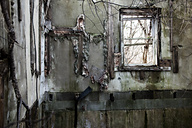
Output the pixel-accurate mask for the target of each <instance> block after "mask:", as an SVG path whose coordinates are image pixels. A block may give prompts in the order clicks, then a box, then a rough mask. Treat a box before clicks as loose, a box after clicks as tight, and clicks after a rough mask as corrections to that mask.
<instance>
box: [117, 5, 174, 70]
mask: <svg viewBox="0 0 192 128" xmlns="http://www.w3.org/2000/svg"><path fill="white" fill-rule="evenodd" d="M119 11H120V12H119V14H120V15H119V16H120V17H119V19H120V21H121V28H120V30H121V31H120V39H121V41H120V52H121V59H120V64H119V70H120V71H129V70H130V71H132V70H149V71H151V70H152V71H161V70H171V60H162V59H161V19H160V14H161V9H160V8H121V9H120V10H119ZM124 15H143V16H145V15H148V16H151V17H152V18H153V20H155V25H157V26H156V29H157V30H155V31H156V33H155V34H156V38H157V39H156V44H155V45H156V51H155V52H156V53H155V54H156V58H155V59H156V60H155V61H156V62H155V64H154V65H145V64H141V65H128V66H127V65H124V37H123V25H122V23H123V20H124V19H123V16H124ZM153 45H154V44H153Z"/></svg>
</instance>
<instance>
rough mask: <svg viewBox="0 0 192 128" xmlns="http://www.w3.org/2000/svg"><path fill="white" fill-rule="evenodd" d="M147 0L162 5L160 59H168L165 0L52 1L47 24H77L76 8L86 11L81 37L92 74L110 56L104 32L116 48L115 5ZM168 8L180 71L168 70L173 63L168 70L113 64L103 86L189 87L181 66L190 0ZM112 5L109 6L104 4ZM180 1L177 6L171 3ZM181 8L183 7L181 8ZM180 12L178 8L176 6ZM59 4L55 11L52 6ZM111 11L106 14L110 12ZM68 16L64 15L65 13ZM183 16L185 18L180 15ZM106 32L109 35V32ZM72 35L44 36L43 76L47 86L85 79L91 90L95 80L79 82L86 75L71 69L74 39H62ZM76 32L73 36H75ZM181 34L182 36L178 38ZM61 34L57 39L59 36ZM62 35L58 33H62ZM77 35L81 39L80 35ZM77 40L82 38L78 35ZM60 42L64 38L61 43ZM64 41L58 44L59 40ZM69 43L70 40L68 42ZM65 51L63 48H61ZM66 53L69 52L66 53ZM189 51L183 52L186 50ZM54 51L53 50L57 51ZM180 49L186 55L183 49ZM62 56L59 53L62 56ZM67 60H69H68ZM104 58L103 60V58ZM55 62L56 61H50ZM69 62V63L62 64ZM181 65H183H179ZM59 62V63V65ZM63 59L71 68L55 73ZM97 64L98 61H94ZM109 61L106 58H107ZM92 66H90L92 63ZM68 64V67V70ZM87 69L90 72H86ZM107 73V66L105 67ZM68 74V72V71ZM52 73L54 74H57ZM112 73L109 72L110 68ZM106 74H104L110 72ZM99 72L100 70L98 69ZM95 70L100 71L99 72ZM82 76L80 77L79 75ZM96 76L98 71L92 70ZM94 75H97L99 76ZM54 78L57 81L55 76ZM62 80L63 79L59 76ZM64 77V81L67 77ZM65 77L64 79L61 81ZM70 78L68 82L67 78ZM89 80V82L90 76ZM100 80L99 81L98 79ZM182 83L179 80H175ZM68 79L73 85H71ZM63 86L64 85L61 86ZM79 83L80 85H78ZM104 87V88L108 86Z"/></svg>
mask: <svg viewBox="0 0 192 128" xmlns="http://www.w3.org/2000/svg"><path fill="white" fill-rule="evenodd" d="M148 4H151V5H152V6H151V7H159V8H162V12H161V13H162V14H161V17H162V18H161V48H160V49H161V55H160V58H161V59H166V60H169V62H171V64H173V63H174V62H173V60H172V52H171V50H170V49H171V48H170V42H171V41H170V30H171V28H170V18H169V16H170V3H169V2H168V1H153V2H151V3H150V2H149V3H146V1H140V2H139V3H138V2H136V1H135V2H127V1H113V2H110V1H109V2H101V1H98V2H97V1H78V2H74V1H67V2H66V3H65V2H63V1H51V9H50V11H49V17H48V19H49V21H51V24H52V28H53V30H54V28H74V27H75V25H76V23H77V22H76V21H77V18H78V16H79V15H80V14H84V17H85V22H84V26H85V31H86V33H87V34H88V36H89V37H88V40H86V41H87V42H86V46H87V47H88V51H89V54H90V56H89V61H88V67H89V70H88V71H89V74H90V75H89V77H91V74H92V75H93V74H99V70H100V71H101V72H104V71H106V69H107V68H106V65H107V63H108V62H109V60H108V58H109V57H108V55H109V54H108V53H109V46H110V45H112V44H111V43H108V36H110V38H111V40H112V41H113V42H114V47H113V48H112V49H114V52H115V53H119V52H120V49H119V47H120V27H119V25H120V21H119V9H120V8H122V7H141V8H142V7H148ZM172 4H173V8H174V7H175V10H174V12H173V18H172V21H173V28H172V30H173V32H172V35H173V37H172V38H173V39H172V42H173V45H174V47H176V48H177V49H178V53H179V59H178V63H179V72H178V73H173V70H174V67H173V65H170V66H171V67H170V68H169V69H171V68H172V69H171V70H169V71H160V72H159V71H154V72H150V71H123V72H121V71H119V70H116V72H115V77H114V79H110V80H109V81H108V80H107V81H108V82H109V84H108V85H107V86H108V89H107V90H108V91H130V90H150V89H152V90H153V89H160V90H167V89H191V86H190V83H191V82H190V77H191V75H190V70H186V68H185V67H186V66H187V67H190V61H189V60H190V58H191V56H190V52H189V51H188V50H187V49H190V46H189V44H190V43H188V41H185V39H190V36H189V35H190V27H186V26H190V25H191V22H190V21H189V20H188V19H187V18H189V13H190V12H191V10H190V9H189V7H190V6H191V2H188V3H187V4H186V5H184V4H183V5H182V4H181V3H180V2H179V1H174V2H173V3H172ZM109 6H111V10H109ZM177 6H179V8H176V7H177ZM72 7H73V8H76V10H71V9H70V8H72ZM185 8H186V9H185ZM183 9H184V10H185V11H184V14H183V13H179V12H181V11H183ZM56 10H59V11H56ZM61 12H62V13H61ZM110 14H111V15H110ZM66 17H67V18H66ZM182 18H184V19H183V20H182ZM109 19H110V20H111V21H113V22H111V24H113V25H112V26H113V29H114V31H113V32H112V33H109V30H110V29H108V27H109V26H108V22H109ZM178 24H179V25H181V27H180V29H178V27H176V26H177V25H178ZM109 34H110V35H109ZM71 36H73V34H72V35H65V34H63V35H60V36H58V35H55V36H52V37H51V39H50V40H49V42H48V43H49V45H50V63H52V64H51V65H50V72H52V73H50V76H48V77H47V78H48V79H47V81H48V82H49V86H50V88H49V89H51V90H52V89H53V88H54V89H53V90H54V91H61V90H63V91H82V90H83V88H84V89H85V87H87V86H88V85H90V86H91V87H93V88H94V90H95V91H96V90H98V87H96V86H97V85H94V84H93V85H92V84H91V83H90V82H87V83H84V82H83V81H89V80H87V79H89V78H83V77H82V76H81V75H78V76H77V75H76V74H75V73H73V71H74V69H73V67H72V65H73V63H74V61H75V58H74V57H75V55H74V54H76V53H74V51H73V48H74V46H73V45H72V41H73V40H71V41H70V40H68V39H65V37H67V38H69V37H70V38H71ZM74 37H75V36H74ZM183 37H186V38H183ZM58 38H60V39H58ZM62 38H63V39H62ZM79 41H80V40H79ZM81 41H82V40H81ZM62 42H64V43H62ZM62 45H63V46H62ZM64 45H67V47H66V46H64ZM69 45H70V46H69ZM67 51H69V52H68V53H67V54H66V52H67ZM69 53H70V56H68V55H69ZM187 53H188V54H187ZM56 54H57V55H56ZM184 54H185V55H184ZM62 56H63V57H62ZM69 60H70V61H69ZM107 61H108V62H107ZM55 62H60V63H55ZM67 63H70V64H67ZM111 64H112V63H111ZM183 64H184V65H186V66H183ZM58 65H60V66H58ZM67 65H71V68H70V69H69V68H67V70H65V71H64V72H65V75H64V72H63V74H62V75H58V74H57V73H58V72H59V71H60V72H62V70H61V69H66V66H67ZM98 65H99V66H98ZM108 65H110V64H108ZM91 67H93V69H92V68H91ZM94 68H98V72H94ZM68 69H69V70H68ZM91 71H92V72H91ZM107 71H108V73H110V72H109V70H108V69H107ZM69 74H70V75H69ZM103 74H104V73H103ZM56 75H57V76H56ZM66 75H68V76H70V79H65V82H64V80H62V79H63V78H65V77H63V78H61V76H66ZM110 75H111V74H110ZM110 75H109V76H110ZM101 76H102V75H101ZM101 76H99V77H101ZM81 77H82V78H81ZM96 77H97V76H96ZM98 79H99V78H98ZM56 81H57V82H56ZM61 81H63V82H61ZM66 81H67V82H66ZM66 83H67V84H66ZM70 83H73V84H70ZM93 83H94V82H93ZM98 83H99V82H98ZM180 83H182V84H180ZM72 85H74V86H73V87H74V88H73V87H72ZM69 87H71V88H70V89H69ZM61 88H63V89H61ZM78 89H79V90H78ZM107 90H106V91H107Z"/></svg>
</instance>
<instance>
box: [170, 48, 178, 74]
mask: <svg viewBox="0 0 192 128" xmlns="http://www.w3.org/2000/svg"><path fill="white" fill-rule="evenodd" d="M172 56H173V73H178V72H179V61H178V47H177V46H173V54H172Z"/></svg>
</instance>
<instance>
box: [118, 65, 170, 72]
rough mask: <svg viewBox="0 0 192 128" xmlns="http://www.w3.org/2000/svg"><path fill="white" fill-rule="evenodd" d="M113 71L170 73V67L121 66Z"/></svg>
mask: <svg viewBox="0 0 192 128" xmlns="http://www.w3.org/2000/svg"><path fill="white" fill-rule="evenodd" d="M115 71H171V67H157V66H155V67H154V66H153V67H147V66H123V67H116V68H115Z"/></svg>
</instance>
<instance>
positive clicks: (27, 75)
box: [1, 0, 39, 126]
mask: <svg viewBox="0 0 192 128" xmlns="http://www.w3.org/2000/svg"><path fill="white" fill-rule="evenodd" d="M11 3H12V4H11ZM34 3H35V4H34V19H33V25H34V32H33V37H34V39H33V40H34V41H33V42H34V44H33V45H34V46H36V47H35V49H36V50H34V49H33V50H34V51H33V54H36V60H35V64H36V66H35V69H36V71H37V72H38V71H39V0H35V1H34ZM9 4H10V5H9V7H10V16H11V19H12V21H13V22H12V23H13V26H14V30H15V34H16V41H17V42H18V44H16V43H15V45H14V51H13V52H14V62H15V70H16V71H15V72H16V74H15V75H16V78H17V80H18V86H19V91H20V93H21V97H22V100H23V101H24V102H25V103H26V104H27V105H28V106H29V108H31V107H32V105H33V103H34V102H35V101H36V100H37V95H36V94H38V92H37V87H38V85H39V78H37V77H36V75H35V73H32V70H31V52H30V48H31V47H32V46H31V44H30V41H31V40H32V39H31V37H30V33H31V31H30V30H31V28H30V23H31V21H30V16H31V14H30V0H25V1H21V2H20V4H21V6H20V8H19V6H18V5H19V3H18V1H17V0H11V1H10V3H9ZM19 9H21V11H19ZM19 13H20V17H19ZM1 15H2V14H1ZM2 21H3V20H2ZM4 27H6V24H5V23H4ZM4 32H6V31H5V30H4ZM6 38H8V37H6ZM2 44H3V47H4V48H6V47H7V46H8V41H6V42H5V43H4V42H2V43H1V45H2ZM6 49H7V48H6ZM4 88H5V89H4V91H5V93H4V94H5V100H4V101H5V103H4V104H5V106H4V107H5V115H4V126H6V125H8V124H9V123H12V122H15V121H16V119H17V99H16V97H15V93H14V90H13V87H12V81H11V78H10V77H9V75H8V76H7V78H6V83H5V84H4ZM20 112H21V113H20V120H21V119H22V118H25V114H26V109H25V108H24V107H23V106H22V107H21V111H20Z"/></svg>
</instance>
